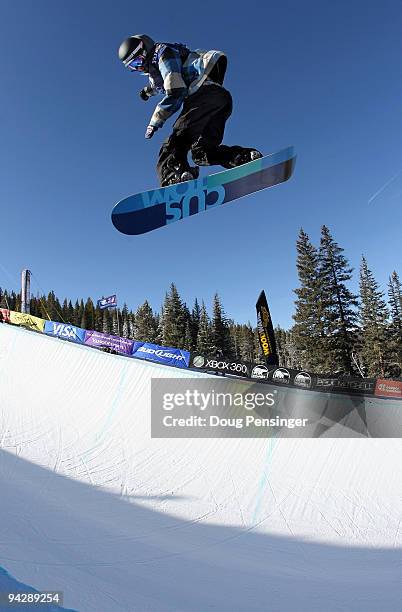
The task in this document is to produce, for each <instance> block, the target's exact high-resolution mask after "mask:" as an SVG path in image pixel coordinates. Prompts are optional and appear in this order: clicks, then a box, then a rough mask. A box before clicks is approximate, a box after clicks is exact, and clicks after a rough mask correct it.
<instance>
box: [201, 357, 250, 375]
mask: <svg viewBox="0 0 402 612" xmlns="http://www.w3.org/2000/svg"><path fill="white" fill-rule="evenodd" d="M190 366H191V367H192V368H197V369H199V370H208V371H209V372H221V373H222V374H231V375H232V376H245V377H247V378H249V377H250V375H251V368H252V364H251V363H247V362H244V361H237V360H232V359H225V357H206V356H205V355H199V354H192V355H191V360H190Z"/></svg>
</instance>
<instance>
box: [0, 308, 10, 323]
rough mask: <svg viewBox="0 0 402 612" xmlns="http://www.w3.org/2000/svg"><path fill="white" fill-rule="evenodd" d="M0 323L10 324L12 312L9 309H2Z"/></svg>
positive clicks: (0, 309)
mask: <svg viewBox="0 0 402 612" xmlns="http://www.w3.org/2000/svg"><path fill="white" fill-rule="evenodd" d="M0 322H2V323H10V311H9V310H8V309H7V308H0Z"/></svg>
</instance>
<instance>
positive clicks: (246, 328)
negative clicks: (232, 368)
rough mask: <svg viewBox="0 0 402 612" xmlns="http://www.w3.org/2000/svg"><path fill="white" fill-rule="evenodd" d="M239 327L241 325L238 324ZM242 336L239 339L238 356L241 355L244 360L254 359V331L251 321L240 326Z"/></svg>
mask: <svg viewBox="0 0 402 612" xmlns="http://www.w3.org/2000/svg"><path fill="white" fill-rule="evenodd" d="M236 327H237V328H239V326H236ZM239 331H240V338H239V341H238V351H239V353H238V354H236V357H238V356H239V357H240V358H241V359H242V360H243V361H254V359H255V355H254V332H253V328H252V327H251V325H250V323H247V325H241V326H240V329H239Z"/></svg>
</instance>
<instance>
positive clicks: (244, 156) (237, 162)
mask: <svg viewBox="0 0 402 612" xmlns="http://www.w3.org/2000/svg"><path fill="white" fill-rule="evenodd" d="M260 157H263V155H262V153H260V151H257V149H242V150H241V151H239V152H238V153H236V155H235V156H234V157H233V160H232V161H231V162H230V167H231V168H236V166H242V165H243V164H247V163H248V162H251V161H254V160H255V159H260Z"/></svg>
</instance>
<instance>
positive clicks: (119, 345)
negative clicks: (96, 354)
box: [84, 330, 134, 355]
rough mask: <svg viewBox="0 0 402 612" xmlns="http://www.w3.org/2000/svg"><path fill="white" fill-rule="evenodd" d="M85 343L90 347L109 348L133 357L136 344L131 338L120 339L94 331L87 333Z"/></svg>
mask: <svg viewBox="0 0 402 612" xmlns="http://www.w3.org/2000/svg"><path fill="white" fill-rule="evenodd" d="M84 342H85V344H87V345H88V346H95V347H97V348H108V349H112V350H113V351H116V353H123V354H124V355H131V352H132V350H133V344H134V340H130V339H129V338H120V337H119V336H111V335H110V334H103V333H101V332H97V331H92V330H91V331H86V332H85V340H84Z"/></svg>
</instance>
